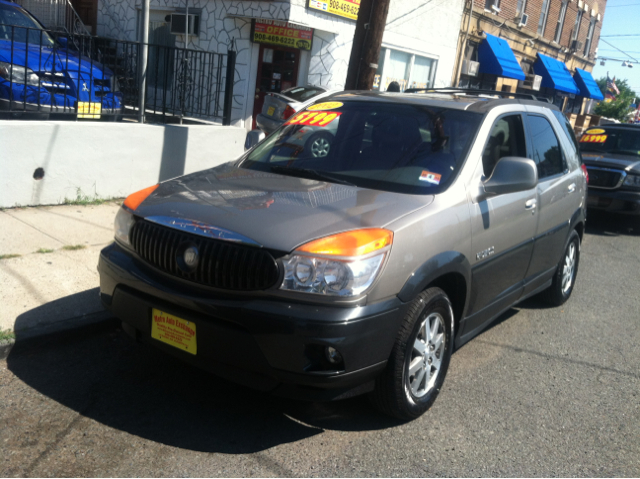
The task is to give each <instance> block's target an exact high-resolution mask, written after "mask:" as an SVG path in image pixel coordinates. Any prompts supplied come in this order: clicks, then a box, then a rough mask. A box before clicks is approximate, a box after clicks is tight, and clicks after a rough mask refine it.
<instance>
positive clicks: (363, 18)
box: [344, 0, 390, 90]
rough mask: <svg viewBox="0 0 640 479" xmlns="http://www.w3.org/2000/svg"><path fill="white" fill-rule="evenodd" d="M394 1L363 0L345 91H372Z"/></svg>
mask: <svg viewBox="0 0 640 479" xmlns="http://www.w3.org/2000/svg"><path fill="white" fill-rule="evenodd" d="M389 3H390V0H362V2H360V11H359V12H358V20H357V22H356V32H355V35H354V36H353V47H352V48H351V58H350V59H349V68H348V69H347V81H346V83H345V87H344V89H345V90H371V88H372V87H373V79H374V77H375V74H376V70H377V68H378V59H379V58H380V45H382V34H383V33H384V28H385V26H386V24H387V14H388V13H389Z"/></svg>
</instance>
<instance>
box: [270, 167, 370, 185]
mask: <svg viewBox="0 0 640 479" xmlns="http://www.w3.org/2000/svg"><path fill="white" fill-rule="evenodd" d="M269 169H270V170H271V171H273V172H274V173H285V174H290V175H291V176H297V177H299V178H308V179H310V180H321V181H328V182H330V183H338V184H341V185H347V186H358V185H355V184H353V183H351V182H349V181H346V180H342V179H340V178H336V177H335V176H332V175H329V174H327V173H324V172H321V171H318V170H314V169H312V168H296V167H295V166H280V165H271V166H269Z"/></svg>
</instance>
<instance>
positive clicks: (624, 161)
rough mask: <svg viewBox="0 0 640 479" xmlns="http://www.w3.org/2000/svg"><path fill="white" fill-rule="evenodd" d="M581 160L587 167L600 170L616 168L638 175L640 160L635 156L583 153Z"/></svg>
mask: <svg viewBox="0 0 640 479" xmlns="http://www.w3.org/2000/svg"><path fill="white" fill-rule="evenodd" d="M582 160H583V162H584V163H585V164H586V165H587V166H596V167H601V168H617V169H620V170H626V171H634V172H638V173H640V159H639V158H638V157H637V156H635V155H619V154H614V153H604V154H602V153H596V152H588V153H587V152H583V153H582Z"/></svg>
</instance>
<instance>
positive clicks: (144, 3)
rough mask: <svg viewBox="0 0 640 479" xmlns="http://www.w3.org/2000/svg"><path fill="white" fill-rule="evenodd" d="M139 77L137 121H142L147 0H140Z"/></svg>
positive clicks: (147, 53)
mask: <svg viewBox="0 0 640 479" xmlns="http://www.w3.org/2000/svg"><path fill="white" fill-rule="evenodd" d="M138 41H139V42H140V78H139V80H138V81H139V83H138V85H140V86H139V93H138V95H139V96H138V121H139V122H140V123H144V112H145V93H146V90H147V59H148V57H149V0H142V29H141V30H140V38H139V39H138Z"/></svg>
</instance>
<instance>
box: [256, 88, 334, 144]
mask: <svg viewBox="0 0 640 479" xmlns="http://www.w3.org/2000/svg"><path fill="white" fill-rule="evenodd" d="M338 91H340V90H327V89H326V88H323V87H320V86H315V85H306V86H295V87H293V88H289V89H288V90H283V91H282V92H281V93H267V94H266V95H265V97H264V103H263V105H262V112H261V113H258V116H256V124H257V125H258V128H256V129H255V130H251V131H250V132H248V133H247V138H246V140H245V142H244V149H245V150H248V149H249V148H252V147H253V146H254V145H256V144H257V143H259V142H260V141H262V139H263V138H264V137H265V136H267V135H270V134H271V133H272V132H273V131H275V130H276V129H277V128H279V127H280V125H282V124H283V123H284V122H285V121H287V120H288V119H289V118H291V117H292V116H293V115H295V114H296V113H297V112H299V111H301V110H304V109H305V108H306V107H307V106H309V105H310V104H311V103H313V102H315V101H316V100H319V99H320V98H324V97H326V96H329V95H331V94H333V93H336V92H338Z"/></svg>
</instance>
